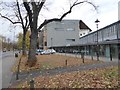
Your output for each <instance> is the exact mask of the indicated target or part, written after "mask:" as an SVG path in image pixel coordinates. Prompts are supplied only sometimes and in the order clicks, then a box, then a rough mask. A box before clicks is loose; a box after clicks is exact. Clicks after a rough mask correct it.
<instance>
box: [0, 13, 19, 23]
mask: <svg viewBox="0 0 120 90" xmlns="http://www.w3.org/2000/svg"><path fill="white" fill-rule="evenodd" d="M0 16H1V17H2V18H5V19H7V20H8V21H10V22H11V23H12V24H18V23H20V24H21V22H19V21H18V22H14V21H12V20H11V19H10V18H8V17H6V16H3V15H2V14H1V13H0Z"/></svg>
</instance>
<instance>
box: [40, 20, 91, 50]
mask: <svg viewBox="0 0 120 90" xmlns="http://www.w3.org/2000/svg"><path fill="white" fill-rule="evenodd" d="M90 31H91V29H90V28H89V27H88V26H87V25H86V24H85V23H84V22H83V21H82V20H62V21H61V22H51V23H49V24H47V25H46V26H44V29H43V31H42V33H43V47H44V49H47V48H51V47H63V46H70V45H72V44H78V43H79V38H80V37H82V36H85V35H86V34H88V33H89V32H90Z"/></svg>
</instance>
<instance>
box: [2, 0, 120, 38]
mask: <svg viewBox="0 0 120 90" xmlns="http://www.w3.org/2000/svg"><path fill="white" fill-rule="evenodd" d="M0 1H1V0H0ZM7 1H11V0H6V2H7ZM71 1H75V0H71ZM91 1H92V2H93V3H94V4H95V5H97V6H99V7H98V13H97V12H96V11H95V10H94V8H93V7H92V6H91V5H88V4H82V5H79V6H77V7H74V8H73V11H72V13H71V14H69V15H67V17H65V18H64V19H76V20H82V21H83V22H85V23H86V24H87V25H88V26H89V27H90V28H91V29H92V30H93V31H95V30H96V24H95V20H96V19H97V18H98V19H99V21H100V23H99V28H102V27H105V26H107V25H109V24H112V23H114V22H116V21H118V1H119V0H91ZM68 3H69V0H46V6H47V7H48V8H49V11H47V10H44V11H43V10H42V11H41V13H40V15H41V14H42V16H41V17H39V19H40V21H43V19H48V18H53V17H59V15H62V13H64V12H65V11H66V10H68V9H69V6H70V4H68ZM10 30H11V28H10V27H9V23H8V21H7V20H5V19H2V18H1V17H0V35H3V36H6V37H8V38H11V39H13V38H14V34H15V35H16V34H17V33H18V32H19V31H21V32H22V30H20V29H16V30H11V32H10Z"/></svg>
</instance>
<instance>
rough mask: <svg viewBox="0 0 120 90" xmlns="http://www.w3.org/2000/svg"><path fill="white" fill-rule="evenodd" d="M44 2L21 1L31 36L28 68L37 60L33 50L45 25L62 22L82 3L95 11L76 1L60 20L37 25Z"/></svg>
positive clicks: (50, 20) (43, 0)
mask: <svg viewBox="0 0 120 90" xmlns="http://www.w3.org/2000/svg"><path fill="white" fill-rule="evenodd" d="M45 2H46V0H39V2H35V1H34V0H31V2H28V1H27V0H23V4H24V7H25V9H26V11H27V14H28V17H29V23H30V29H31V36H30V49H29V56H28V63H29V66H34V65H35V63H36V61H37V58H36V55H35V50H36V47H37V35H38V31H39V30H40V29H41V28H43V27H44V26H45V25H46V24H48V23H50V22H52V21H62V19H63V18H64V17H65V16H67V15H68V14H70V13H71V12H72V9H73V7H75V6H77V5H80V4H83V3H88V4H90V5H92V6H93V7H94V8H95V9H96V6H95V5H94V4H93V3H91V2H89V1H87V0H85V1H81V2H80V1H79V0H76V1H75V2H74V3H73V4H72V5H71V6H70V8H69V10H68V11H67V12H65V13H64V14H63V15H62V16H61V17H60V18H53V19H48V20H45V21H44V22H43V23H42V24H40V25H38V16H39V13H40V11H41V9H42V8H43V6H44V4H45Z"/></svg>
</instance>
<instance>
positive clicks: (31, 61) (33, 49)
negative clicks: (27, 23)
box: [28, 29, 38, 67]
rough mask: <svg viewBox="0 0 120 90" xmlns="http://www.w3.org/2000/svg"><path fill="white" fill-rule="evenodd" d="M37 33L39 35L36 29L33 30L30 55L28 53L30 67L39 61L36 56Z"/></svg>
mask: <svg viewBox="0 0 120 90" xmlns="http://www.w3.org/2000/svg"><path fill="white" fill-rule="evenodd" d="M37 35H38V32H36V31H35V29H33V30H31V36H30V48H29V55H28V65H29V66H30V67H32V66H34V65H35V64H36V61H37V58H36V48H37Z"/></svg>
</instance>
